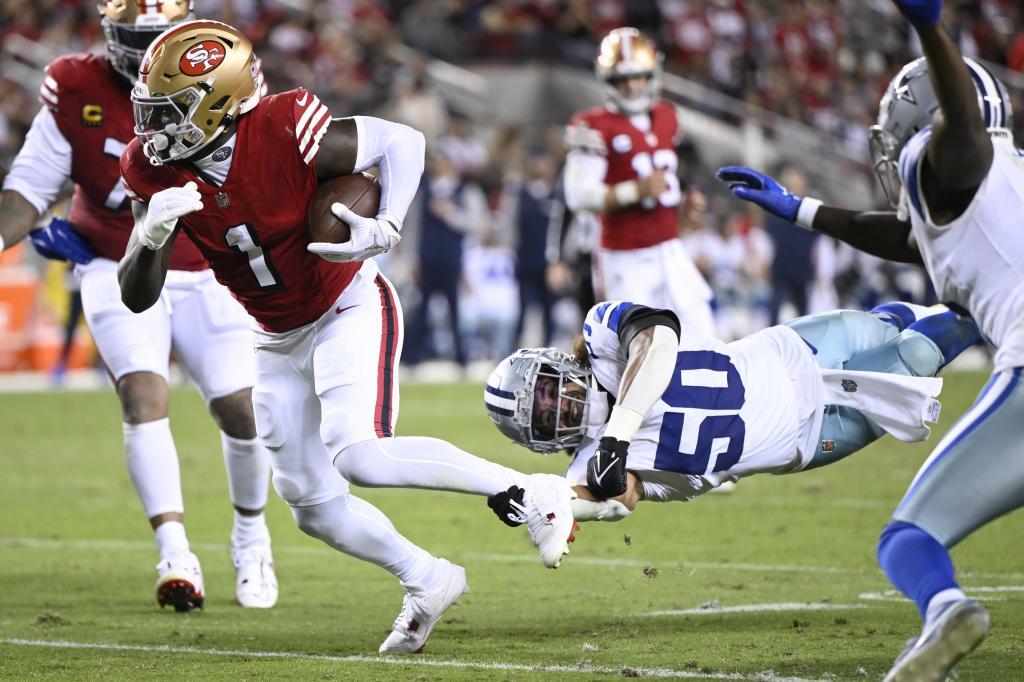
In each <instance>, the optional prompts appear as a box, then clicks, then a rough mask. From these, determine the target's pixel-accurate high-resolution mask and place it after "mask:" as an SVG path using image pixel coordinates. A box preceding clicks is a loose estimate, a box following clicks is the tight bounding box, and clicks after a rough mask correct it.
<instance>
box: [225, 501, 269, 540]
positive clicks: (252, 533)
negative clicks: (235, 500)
mask: <svg viewBox="0 0 1024 682" xmlns="http://www.w3.org/2000/svg"><path fill="white" fill-rule="evenodd" d="M269 544H270V531H269V530H267V519H266V517H265V516H263V514H256V515H252V516H250V515H246V514H240V513H239V512H238V510H237V509H236V510H235V523H234V525H233V526H232V528H231V548H232V549H240V548H242V547H250V546H252V545H269Z"/></svg>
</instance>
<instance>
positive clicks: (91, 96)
mask: <svg viewBox="0 0 1024 682" xmlns="http://www.w3.org/2000/svg"><path fill="white" fill-rule="evenodd" d="M130 95H131V86H130V85H129V83H128V81H127V80H125V78H124V77H123V76H121V75H120V74H119V73H117V72H116V71H114V69H112V68H111V67H110V62H108V61H107V58H106V57H105V56H104V55H101V54H88V53H82V54H72V55H66V56H64V57H58V58H57V59H55V60H54V61H53V62H52V63H51V64H50V65H49V66H48V67H47V68H46V79H45V80H44V81H43V85H42V87H41V89H40V99H41V100H42V102H43V104H45V105H46V107H47V108H48V109H49V110H50V112H51V113H52V114H53V118H54V120H55V121H56V122H57V129H58V130H60V132H61V135H63V136H64V139H65V140H67V141H68V144H69V145H71V180H72V182H74V183H75V194H74V196H73V197H72V199H71V215H70V216H69V219H70V220H71V222H72V223H73V224H74V226H75V230H77V231H78V232H79V233H80V234H81V235H82V236H83V237H84V238H85V240H86V241H87V242H88V243H89V245H90V246H92V249H93V252H95V253H96V255H97V256H100V257H102V258H109V259H111V260H121V257H122V256H123V255H124V250H125V247H126V246H127V244H128V237H130V236H131V234H132V226H133V225H134V224H135V223H134V220H133V219H132V211H131V207H130V205H129V202H128V196H127V195H126V194H125V191H124V187H123V186H122V184H121V169H120V158H121V152H122V151H123V150H124V148H125V146H126V145H127V144H128V143H129V142H130V141H131V140H133V139H135V131H134V128H135V121H134V119H133V117H132V102H131V97H130ZM170 267H171V269H173V270H203V269H205V268H206V267H207V266H206V262H205V261H204V260H203V257H202V255H201V254H200V253H199V250H198V249H196V247H195V245H194V244H192V242H190V241H189V240H188V239H179V240H178V241H177V243H176V244H175V245H174V252H173V253H172V254H171V266H170Z"/></svg>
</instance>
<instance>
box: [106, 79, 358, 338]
mask: <svg viewBox="0 0 1024 682" xmlns="http://www.w3.org/2000/svg"><path fill="white" fill-rule="evenodd" d="M329 124H330V112H328V110H327V107H326V106H324V105H322V104H321V103H320V100H318V99H317V98H316V97H314V96H313V95H311V94H310V93H309V92H307V91H306V90H304V89H302V88H299V89H297V90H290V91H288V92H284V93H281V94H278V95H271V96H270V97H265V98H263V99H262V100H260V103H259V104H258V105H257V106H256V108H255V109H253V110H252V111H250V112H249V113H247V114H244V115H243V116H242V117H241V118H239V119H238V128H237V131H236V134H235V142H234V150H233V152H232V153H233V155H234V158H233V159H232V161H231V170H230V171H229V172H228V176H227V178H226V179H225V181H224V184H223V185H221V186H220V187H217V186H216V185H212V184H209V183H207V182H206V181H204V180H203V178H202V177H200V175H199V174H198V172H197V170H196V168H195V167H194V166H192V165H191V164H189V163H185V162H182V163H170V164H165V165H162V166H153V165H152V164H150V163H149V159H147V158H146V156H145V155H144V154H143V153H142V147H141V145H140V144H139V142H138V140H132V142H131V144H129V145H128V148H127V149H125V151H124V155H123V156H122V157H121V174H122V176H123V177H124V183H125V187H126V188H127V189H128V191H129V195H131V196H132V197H133V198H136V199H138V200H140V201H149V199H150V197H152V196H153V195H154V194H155V193H157V192H159V191H160V190H162V189H166V188H168V187H181V186H183V185H184V184H185V183H187V182H189V181H193V182H195V183H196V185H197V186H198V188H199V193H200V194H201V195H202V197H203V210H201V211H197V212H195V213H190V214H188V215H186V216H184V217H183V218H181V220H180V222H179V224H180V225H181V226H182V229H183V230H184V232H185V234H187V235H188V236H189V237H191V238H192V241H194V242H195V243H196V245H197V246H198V247H199V250H200V251H202V253H203V255H204V256H206V260H207V261H209V263H210V266H211V267H212V268H213V273H214V275H216V277H217V279H218V280H219V281H220V282H221V284H223V285H224V286H226V287H227V288H228V289H229V290H230V291H231V293H232V294H233V295H234V296H235V298H237V299H238V300H239V302H241V304H242V305H243V306H245V309H246V310H247V311H248V312H249V314H250V315H252V316H253V317H254V318H256V321H257V322H258V323H259V324H260V326H262V327H263V328H264V329H266V330H267V331H270V332H286V331H290V330H292V329H296V328H297V327H301V326H303V325H306V324H309V323H310V322H313V321H315V320H316V319H317V318H319V317H320V316H321V315H323V314H324V313H325V312H326V311H327V310H328V309H329V308H330V307H331V305H333V304H334V302H335V301H336V300H337V298H338V296H340V295H341V292H342V291H343V290H344V289H345V287H346V286H348V283H349V282H351V281H352V278H353V277H355V274H356V272H357V271H358V270H359V268H360V266H361V265H362V263H361V262H358V261H357V262H354V263H330V262H328V261H326V260H324V259H323V258H320V256H317V255H316V254H312V253H310V252H309V251H307V250H306V246H307V245H308V244H309V234H308V233H307V231H306V208H307V207H308V206H309V202H310V200H311V199H312V197H313V192H314V191H315V190H316V188H317V179H316V169H315V164H314V163H313V160H314V159H315V157H316V153H317V151H318V150H319V145H320V138H321V137H322V136H323V134H324V132H325V131H326V129H327V126H328V125H329Z"/></svg>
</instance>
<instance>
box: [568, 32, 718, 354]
mask: <svg viewBox="0 0 1024 682" xmlns="http://www.w3.org/2000/svg"><path fill="white" fill-rule="evenodd" d="M661 61H662V55H661V53H660V52H659V51H658V49H657V47H655V45H654V43H653V42H652V41H651V40H650V39H649V38H647V37H646V36H644V35H643V34H642V33H640V31H638V30H637V29H635V28H617V29H615V30H613V31H612V32H610V33H609V34H608V35H607V36H605V38H604V40H602V41H601V47H600V50H599V52H598V56H597V60H596V62H595V71H596V73H597V77H598V78H599V79H600V80H601V82H602V83H603V84H604V91H605V104H604V106H601V107H595V108H593V109H587V110H585V111H581V112H579V113H577V114H575V115H574V116H573V117H572V119H571V120H570V121H569V126H568V128H567V129H566V146H567V148H568V157H567V158H566V165H565V177H564V182H565V200H566V204H567V205H568V207H569V208H570V209H572V210H574V211H581V210H584V211H594V212H596V213H600V214H601V215H602V230H601V238H600V247H599V248H598V250H597V251H596V252H595V254H594V288H595V290H597V293H596V295H597V298H598V300H600V299H602V298H605V299H614V300H623V301H633V302H635V303H642V304H644V305H649V306H654V307H658V308H667V309H669V310H672V311H673V312H675V313H676V315H678V316H679V320H680V322H681V323H682V326H683V329H686V330H687V331H688V332H689V333H697V334H701V335H705V336H714V324H713V320H712V317H711V308H710V306H709V302H710V300H711V290H710V289H709V288H708V285H707V283H706V282H705V281H704V278H703V277H701V275H700V272H698V271H697V268H696V267H695V266H694V264H693V261H692V260H690V257H689V256H688V255H687V253H686V250H685V249H684V248H683V243H682V242H681V241H680V239H679V225H678V217H677V216H678V211H679V204H680V202H682V200H683V192H682V191H681V189H680V187H679V178H678V176H677V175H676V171H677V168H678V165H679V157H678V156H677V155H676V144H677V142H678V141H679V138H680V136H681V132H682V131H681V130H680V127H679V119H678V115H677V111H676V108H675V106H673V105H672V104H670V103H668V102H666V101H664V100H662V99H659V91H660V88H661Z"/></svg>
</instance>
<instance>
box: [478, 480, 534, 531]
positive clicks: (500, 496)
mask: <svg viewBox="0 0 1024 682" xmlns="http://www.w3.org/2000/svg"><path fill="white" fill-rule="evenodd" d="M525 494H526V491H524V490H523V489H522V488H520V487H519V486H516V485H514V486H512V487H511V488H509V489H508V490H504V491H502V492H500V493H495V494H493V495H491V496H490V497H488V498H487V506H488V507H490V508H491V511H493V512H494V513H495V514H496V515H497V517H498V518H499V519H501V522H502V523H504V524H505V525H506V526H512V527H513V528H515V527H516V526H521V525H523V524H524V523H526V502H524V501H523V497H524V495H525Z"/></svg>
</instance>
